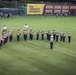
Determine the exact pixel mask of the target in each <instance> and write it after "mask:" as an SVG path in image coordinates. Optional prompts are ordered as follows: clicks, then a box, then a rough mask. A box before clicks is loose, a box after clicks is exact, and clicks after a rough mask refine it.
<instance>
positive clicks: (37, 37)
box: [36, 29, 40, 40]
mask: <svg viewBox="0 0 76 75" xmlns="http://www.w3.org/2000/svg"><path fill="white" fill-rule="evenodd" d="M39 33H40V31H39V29H37V31H36V40H39Z"/></svg>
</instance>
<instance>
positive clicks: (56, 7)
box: [27, 4, 76, 15]
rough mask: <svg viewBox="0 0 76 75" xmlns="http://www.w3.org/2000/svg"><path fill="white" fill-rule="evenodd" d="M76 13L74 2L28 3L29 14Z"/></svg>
mask: <svg viewBox="0 0 76 75" xmlns="http://www.w3.org/2000/svg"><path fill="white" fill-rule="evenodd" d="M69 13H70V14H76V5H72V4H27V14H28V15H32V14H69Z"/></svg>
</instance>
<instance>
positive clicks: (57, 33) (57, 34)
mask: <svg viewBox="0 0 76 75" xmlns="http://www.w3.org/2000/svg"><path fill="white" fill-rule="evenodd" d="M58 36H59V32H58V30H57V31H56V42H58Z"/></svg>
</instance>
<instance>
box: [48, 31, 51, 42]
mask: <svg viewBox="0 0 76 75" xmlns="http://www.w3.org/2000/svg"><path fill="white" fill-rule="evenodd" d="M50 36H51V31H50V30H48V40H49V41H50Z"/></svg>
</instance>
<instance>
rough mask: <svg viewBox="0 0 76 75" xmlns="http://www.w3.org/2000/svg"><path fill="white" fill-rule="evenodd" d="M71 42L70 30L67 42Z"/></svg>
mask: <svg viewBox="0 0 76 75" xmlns="http://www.w3.org/2000/svg"><path fill="white" fill-rule="evenodd" d="M70 42H71V32H69V33H68V43H70Z"/></svg>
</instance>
